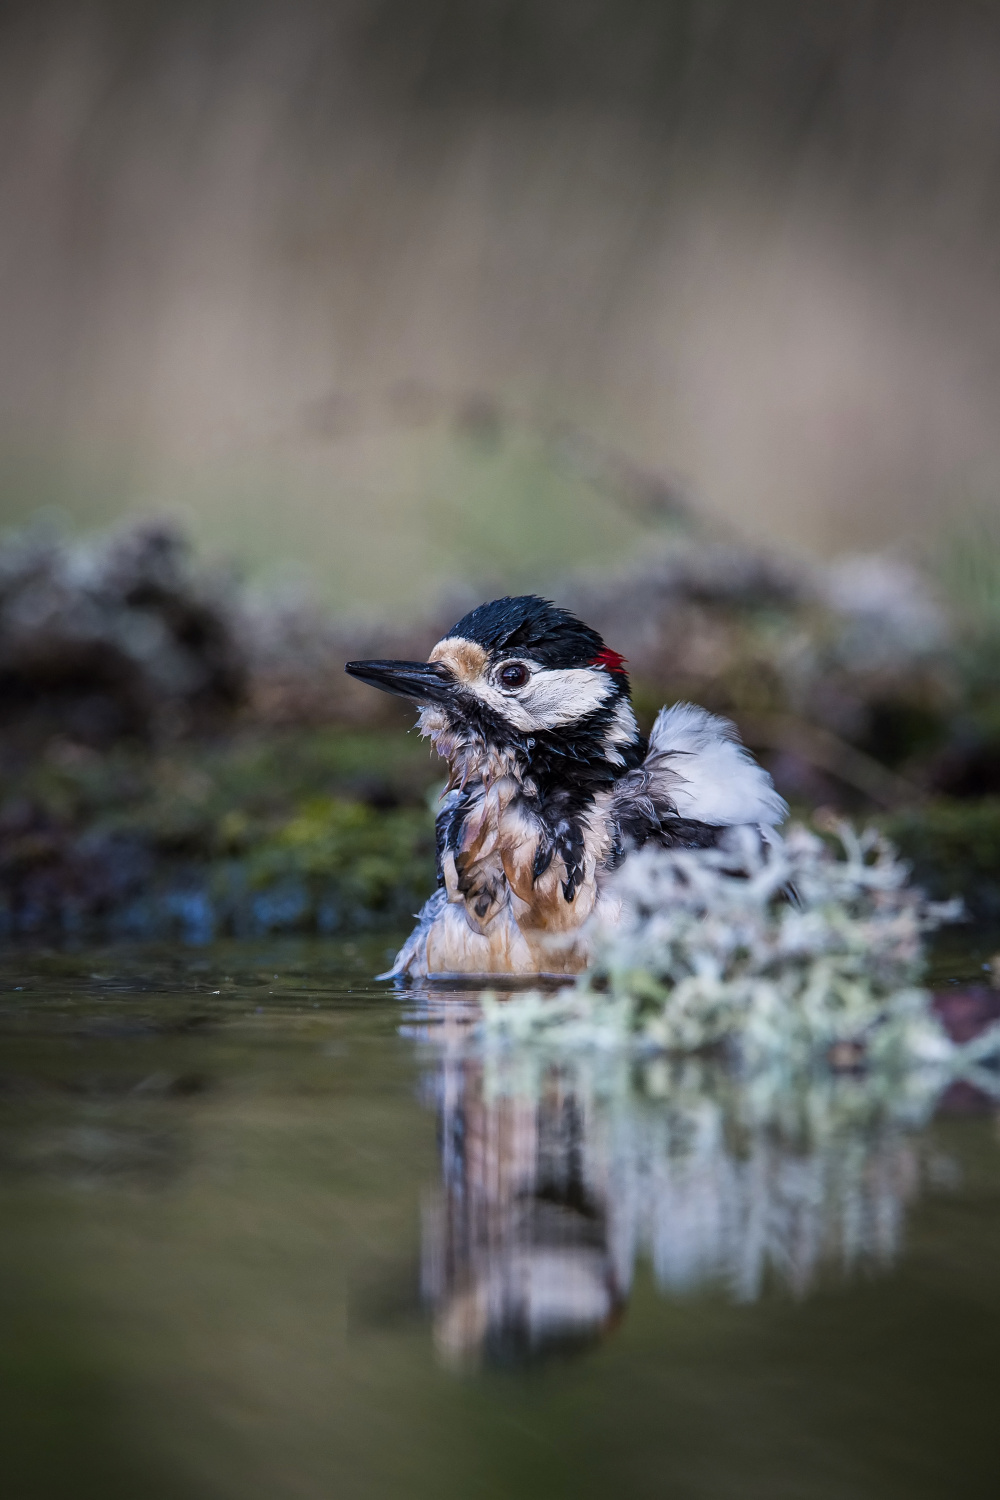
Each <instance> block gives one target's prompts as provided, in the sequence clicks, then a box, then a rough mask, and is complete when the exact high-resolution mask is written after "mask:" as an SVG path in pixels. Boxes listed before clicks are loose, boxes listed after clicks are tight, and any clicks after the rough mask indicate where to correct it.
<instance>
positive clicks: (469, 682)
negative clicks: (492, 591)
mask: <svg viewBox="0 0 1000 1500" xmlns="http://www.w3.org/2000/svg"><path fill="white" fill-rule="evenodd" d="M346 670H347V671H348V672H349V673H350V674H351V676H352V677H356V678H358V679H359V680H360V681H361V682H367V683H369V684H371V686H372V687H378V688H381V689H382V690H383V691H384V692H389V693H397V694H399V695H400V696H402V697H405V698H412V699H413V700H414V701H415V702H416V703H419V704H420V705H421V708H422V710H423V712H422V715H421V721H422V726H423V728H424V730H425V732H426V733H428V734H430V735H431V737H432V738H433V739H434V740H435V743H436V744H437V746H438V749H439V750H441V751H442V753H443V754H445V755H446V756H447V758H448V759H452V758H453V755H452V753H451V752H452V751H453V750H454V751H456V752H458V751H461V750H462V749H464V748H466V747H468V746H469V745H470V744H473V743H476V744H480V745H482V746H484V747H485V748H488V749H496V750H500V751H504V750H510V751H513V752H515V753H520V754H522V755H523V756H524V757H525V758H526V759H527V760H529V761H532V760H534V759H536V758H537V756H539V755H542V756H544V755H545V754H546V753H552V752H553V751H554V750H555V747H558V754H559V755H560V756H561V757H565V756H566V755H567V754H569V755H570V756H571V757H572V756H574V755H575V756H577V757H578V758H581V759H583V760H585V761H588V760H594V759H595V758H598V759H601V758H603V759H606V760H607V761H608V762H609V763H610V765H611V766H615V767H617V768H618V774H620V772H621V769H622V768H625V767H626V766H628V767H631V766H632V765H634V764H635V763H636V760H637V755H636V753H635V752H634V751H633V749H632V748H631V747H633V746H638V745H639V743H640V736H639V732H638V729H637V728H636V723H635V718H634V716H633V714H632V709H631V704H630V699H629V682H628V674H627V673H626V671H625V664H624V661H623V658H622V657H621V656H619V654H618V653H617V652H616V651H612V650H610V649H609V648H608V647H607V646H605V644H604V642H603V640H602V639H601V637H600V636H599V635H598V633H597V631H596V630H591V628H590V627H589V626H588V625H585V624H584V623H583V621H582V620H579V619H577V617H576V616H575V615H573V614H571V613H570V612H569V610H566V609H560V608H559V607H558V606H557V605H555V604H551V603H549V601H548V600H546V599H539V598H537V597H536V596H535V595H534V594H525V595H523V596H521V597H520V598H516V599H511V598H504V599H494V600H493V601H492V603H490V604H481V605H479V607H478V608H477V609H474V610H472V611H471V612H470V613H469V614H467V615H465V616H464V617H463V618H462V619H461V620H459V621H458V622H457V624H455V625H453V626H452V628H451V629H450V630H449V631H448V632H447V634H446V635H444V636H443V637H442V639H441V640H440V641H438V643H437V645H436V646H435V647H434V649H433V651H431V653H430V656H429V658H428V660H427V661H425V662H410V661H352V662H348V663H347V667H346ZM574 747H575V748H574Z"/></svg>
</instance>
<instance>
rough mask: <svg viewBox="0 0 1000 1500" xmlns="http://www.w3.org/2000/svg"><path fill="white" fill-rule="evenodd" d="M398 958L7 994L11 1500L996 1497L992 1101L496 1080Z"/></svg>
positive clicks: (308, 955)
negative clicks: (400, 989) (389, 965)
mask: <svg viewBox="0 0 1000 1500" xmlns="http://www.w3.org/2000/svg"><path fill="white" fill-rule="evenodd" d="M383 947H384V945H383V944H382V942H380V941H378V942H375V941H373V942H369V943H367V944H354V945H352V944H341V943H332V942H327V943H322V944H311V945H298V946H296V945H281V944H274V943H272V944H269V945H261V946H256V947H255V946H250V945H231V946H228V947H226V946H219V947H216V948H212V949H208V950H200V951H194V950H178V949H166V948H165V949H160V950H148V949H147V950H144V951H141V952H140V951H133V952H128V951H124V950H108V951H104V952H99V953H82V954H69V955H66V954H63V955H58V954H47V955H45V954H43V955H39V954H20V955H19V954H10V953H9V954H8V955H7V956H6V957H5V958H4V960H3V962H2V964H0V1037H2V1057H0V1215H2V1224H3V1233H2V1237H0V1259H2V1275H0V1306H2V1309H3V1324H4V1330H5V1331H4V1337H3V1342H2V1347H0V1380H2V1389H3V1409H4V1418H5V1420H4V1427H5V1433H6V1437H5V1444H4V1448H5V1459H4V1469H5V1483H4V1493H5V1495H8V1496H10V1497H11V1500H21V1497H23V1500H43V1497H50V1496H51V1497H60V1500H61V1497H64V1496H65V1497H71V1496H72V1497H73V1500H82V1497H89V1496H91V1495H93V1496H101V1497H104V1500H110V1497H117V1496H122V1497H128V1500H133V1497H134V1496H136V1495H139V1494H142V1495H143V1496H150V1497H157V1496H162V1497H169V1500H175V1497H176V1500H182V1497H183V1500H201V1497H205V1500H215V1497H230V1496H232V1497H237V1496H239V1497H241V1500H255V1497H260V1500H285V1497H300V1496H303V1497H312V1496H316V1497H333V1496H336V1497H337V1500H341V1497H344V1500H348V1497H354V1496H357V1497H362V1496H363V1497H382V1496H392V1497H395V1496H400V1497H406V1500H411V1497H413V1500H419V1497H423V1496H427V1497H435V1500H439V1497H449V1496H455V1497H463V1500H465V1497H468V1496H484V1497H493V1496H495V1497H498V1500H499V1497H504V1500H506V1497H511V1500H514V1497H517V1500H530V1497H532V1496H538V1497H544V1500H553V1497H561V1496H567V1497H568V1496H574V1497H587V1496H594V1497H597V1496H601V1497H604V1496H607V1495H608V1494H614V1495H616V1496H620V1497H623V1500H625V1497H633V1496H634V1497H647V1496H648V1497H662V1496H670V1497H688V1496H690V1497H699V1500H700V1497H713V1500H714V1497H729V1496H732V1497H734V1500H735V1497H741V1500H743V1497H758V1496H759V1497H760V1500H774V1497H780V1496H788V1497H794V1500H802V1497H806V1500H811V1497H817V1500H819V1497H823V1500H826V1497H841V1496H842V1497H844V1500H847V1497H850V1500H867V1497H873V1500H874V1497H883V1496H899V1497H907V1500H909V1497H915V1496H928V1497H929V1496H940V1495H944V1494H947V1495H949V1496H980V1495H981V1496H984V1497H985V1496H987V1495H989V1496H992V1495H994V1494H995V1493H997V1489H998V1485H1000V1477H998V1461H997V1458H996V1453H995V1442H994V1439H993V1435H992V1434H993V1424H994V1406H995V1397H996V1392H997V1386H998V1378H997V1368H998V1366H997V1349H998V1347H1000V1140H998V1134H997V1128H996V1118H995V1114H994V1111H993V1109H992V1107H991V1106H990V1104H989V1101H988V1100H987V1099H986V1098H985V1097H984V1096H983V1095H982V1094H977V1093H975V1091H973V1090H971V1089H969V1088H965V1089H962V1088H959V1089H953V1090H951V1092H950V1093H949V1095H948V1096H947V1097H946V1098H945V1099H944V1100H943V1101H942V1100H935V1099H934V1098H933V1097H930V1098H928V1097H925V1096H923V1095H921V1094H920V1091H919V1090H917V1091H916V1092H915V1093H914V1094H913V1096H912V1097H907V1098H903V1099H900V1098H892V1099H888V1100H887V1099H884V1098H876V1097H874V1096H873V1094H872V1091H871V1090H870V1089H869V1088H868V1087H867V1085H866V1084H865V1082H864V1080H863V1079H862V1078H860V1077H858V1078H851V1077H848V1078H845V1079H840V1080H836V1081H834V1083H830V1081H829V1080H827V1081H826V1082H823V1083H817V1086H816V1088H815V1089H813V1090H811V1091H809V1092H808V1096H807V1097H805V1098H792V1097H791V1095H787V1096H784V1095H783V1096H779V1097H778V1099H777V1101H776V1099H775V1097H774V1096H770V1097H764V1096H763V1095H756V1096H754V1097H753V1098H749V1097H748V1096H747V1095H746V1094H745V1092H742V1093H741V1092H740V1091H739V1090H736V1091H734V1090H733V1088H732V1087H731V1086H730V1085H729V1084H727V1082H726V1081H725V1080H724V1079H720V1078H719V1077H718V1076H717V1075H714V1074H712V1073H711V1071H709V1072H708V1073H706V1072H705V1071H704V1070H699V1069H694V1070H691V1069H689V1070H687V1071H683V1070H681V1071H680V1072H679V1071H678V1070H665V1069H664V1068H663V1067H662V1066H659V1067H658V1066H657V1065H650V1066H646V1067H641V1068H636V1067H631V1066H628V1067H623V1066H620V1065H618V1064H614V1063H610V1064H609V1063H607V1062H605V1063H603V1064H601V1065H600V1066H597V1065H595V1064H592V1063H584V1062H581V1061H579V1060H576V1061H574V1060H572V1059H570V1060H567V1059H559V1058H553V1057H552V1056H532V1057H508V1058H505V1059H499V1060H498V1059H495V1058H494V1059H491V1058H485V1059H484V1058H483V1057H482V1056H479V1055H478V1054H476V1053H475V1052H470V1050H469V1047H468V1034H467V1025H466V1022H467V1020H468V1017H469V1016H470V1014H471V1013H472V1012H473V1011H474V1003H475V1002H474V997H469V996H463V995H462V994H460V993H457V992H454V993H450V994H444V995H441V994H438V995H421V994H416V995H413V994H411V995H406V996H400V995H398V994H396V993H394V992H393V991H392V990H390V989H387V987H386V986H384V985H377V984H375V983H374V982H372V981H371V980H370V978H369V977H368V976H370V975H371V974H372V973H374V972H376V971H377V969H378V968H379V967H380V966H381V961H382V958H383ZM982 957H983V954H982V953H980V952H979V951H978V949H976V950H975V951H973V947H972V946H971V945H969V944H968V943H966V944H965V946H964V947H963V948H962V949H961V950H960V951H956V952H954V953H951V954H949V955H946V956H945V957H944V958H943V959H942V964H943V967H944V969H945V970H946V971H947V974H946V975H945V976H943V977H942V983H945V984H946V981H947V979H948V978H949V977H950V978H952V979H955V980H958V981H961V982H963V983H964V982H965V981H967V980H968V979H970V978H972V977H974V976H977V975H978V974H979V966H980V962H981V959H982ZM779 1106H780V1107H779Z"/></svg>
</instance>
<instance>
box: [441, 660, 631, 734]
mask: <svg viewBox="0 0 1000 1500" xmlns="http://www.w3.org/2000/svg"><path fill="white" fill-rule="evenodd" d="M468 686H469V687H471V690H472V691H473V692H474V693H475V694H476V696H477V697H478V698H481V699H482V700H483V702H484V703H488V704H489V706H490V708H492V709H494V710H495V712H496V713H498V714H500V715H501V716H502V717H503V718H505V719H506V720H507V721H508V723H510V724H513V725H514V726H515V727H516V728H517V729H521V730H524V731H525V733H528V734H530V733H531V732H532V730H537V729H557V728H558V727H559V725H560V724H574V723H576V721H577V720H578V719H585V718H586V717H587V715H588V714H592V713H593V712H594V710H595V709H598V708H600V707H602V705H603V704H605V703H606V702H607V701H608V699H609V698H610V697H611V696H612V695H613V693H614V691H615V689H614V684H613V683H612V682H611V681H610V680H609V678H608V677H606V676H605V674H604V673H603V672H595V671H592V670H589V669H588V668H587V667H534V668H532V673H531V680H530V682H528V683H527V685H526V686H525V687H523V688H521V689H520V690H519V691H518V692H517V693H502V692H501V691H500V689H499V688H497V687H494V686H493V685H492V683H489V682H486V681H484V680H483V679H480V681H478V682H475V683H470V684H469V685H468Z"/></svg>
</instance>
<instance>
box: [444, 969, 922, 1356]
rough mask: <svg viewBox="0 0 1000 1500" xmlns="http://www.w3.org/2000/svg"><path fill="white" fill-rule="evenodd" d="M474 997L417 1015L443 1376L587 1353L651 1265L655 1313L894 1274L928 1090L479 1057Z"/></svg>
mask: <svg viewBox="0 0 1000 1500" xmlns="http://www.w3.org/2000/svg"><path fill="white" fill-rule="evenodd" d="M474 1017H475V997H474V996H472V995H469V994H464V993H458V992H455V993H453V994H451V995H448V996H446V997H442V996H435V995H434V994H432V993H430V992H427V993H425V994H424V995H423V996H421V997H420V1001H419V1014H418V1017H417V1019H418V1020H419V1025H418V1028H417V1030H418V1031H419V1034H420V1035H421V1036H422V1037H423V1038H425V1039H427V1040H429V1041H431V1042H432V1052H431V1066H430V1068H429V1072H428V1075H427V1076H428V1085H429V1089H430V1092H431V1094H432V1097H433V1103H434V1106H435V1107H436V1109H437V1111H438V1117H439V1129H440V1136H439V1139H440V1150H441V1183H440V1190H439V1191H438V1192H437V1193H436V1194H435V1195H434V1197H433V1199H432V1200H431V1201H430V1202H429V1203H428V1206H427V1209H426V1215H425V1224H424V1239H423V1288H424V1294H425V1297H426V1299H427V1301H428V1302H429V1304H430V1306H431V1307H432V1309H433V1315H434V1325H435V1335H436V1339H437V1342H438V1346H439V1348H440V1350H441V1353H442V1354H443V1356H444V1357H445V1358H446V1359H447V1360H448V1361H449V1362H452V1363H455V1364H459V1365H467V1364H473V1365H474V1364H478V1363H487V1364H497V1363H517V1362H523V1361H526V1360H534V1359H537V1358H540V1357H544V1356H546V1355H548V1354H551V1353H554V1352H558V1351H560V1350H567V1349H574V1348H579V1347H581V1346H584V1345H586V1344H587V1343H589V1342H592V1341H594V1340H596V1339H598V1338H600V1337H601V1336H602V1335H603V1334H604V1333H606V1332H607V1331H608V1330H609V1329H610V1328H612V1327H613V1326H614V1324H615V1323H616V1321H617V1320H618V1319H619V1317H620V1316H621V1313H622V1311H623V1310H624V1306H625V1302H626V1299H627V1296H628V1292H629V1287H630V1284H631V1281H632V1277H633V1273H634V1268H635V1265H636V1262H637V1261H638V1260H639V1259H640V1258H641V1257H646V1258H648V1260H649V1263H650V1264H651V1267H652V1270H653V1274H654V1277H655V1280H656V1282H657V1284H658V1286H659V1287H660V1289H661V1290H662V1291H663V1292H664V1293H666V1294H672V1295H683V1294H689V1293H692V1292H694V1291H697V1290H699V1289H703V1288H709V1287H711V1288H715V1289H717V1290H721V1291H722V1292H723V1293H724V1294H725V1295H728V1296H730V1297H732V1298H735V1299H738V1300H742V1301H752V1300H754V1299H756V1298H757V1297H759V1296H760V1295H761V1294H762V1293H763V1292H764V1291H765V1290H768V1289H772V1288H773V1289H776V1290H783V1291H785V1292H786V1293H791V1294H792V1295H795V1296H803V1295H805V1294H806V1293H807V1292H808V1291H809V1290H810V1288H811V1287H812V1286H813V1285H814V1284H815V1283H816V1281H817V1280H818V1278H819V1277H820V1275H821V1274H823V1273H824V1272H826V1271H828V1270H829V1271H833V1272H837V1273H839V1274H851V1273H857V1272H859V1271H863V1270H866V1269H868V1270H872V1269H878V1268H884V1267H887V1266H889V1265H890V1264H891V1263H892V1261H893V1259H894V1258H895V1256H896V1255H897V1254H898V1252H899V1249H900V1246H901V1242H902V1235H903V1227H904V1212H905V1208H906V1205H907V1203H908V1202H909V1201H910V1200H911V1199H912V1198H913V1196H914V1195H915V1193H916V1191H917V1188H918V1186H919V1183H920V1177H921V1150H920V1145H919V1138H918V1137H917V1135H916V1133H915V1132H916V1128H917V1127H918V1126H919V1125H920V1124H922V1123H923V1122H924V1120H925V1119H926V1118H927V1116H928V1114H929V1113H930V1110H931V1108H932V1107H933V1102H934V1098H935V1096H936V1093H937V1090H936V1089H935V1088H934V1087H933V1085H932V1082H931V1081H930V1080H927V1081H926V1083H924V1084H921V1083H920V1082H919V1081H918V1082H917V1084H916V1086H914V1083H913V1081H912V1080H911V1081H910V1082H909V1084H908V1085H907V1086H906V1087H905V1088H904V1087H903V1085H902V1084H900V1085H898V1086H897V1087H896V1088H895V1089H893V1088H887V1087H886V1085H885V1082H884V1080H882V1081H879V1082H877V1083H876V1081H874V1080H870V1079H867V1078H865V1077H864V1076H863V1075H860V1074H852V1075H847V1076H843V1075H841V1076H833V1075H829V1074H825V1073H824V1074H821V1075H819V1074H818V1075H817V1076H816V1077H815V1078H812V1079H810V1080H809V1081H808V1082H807V1083H802V1082H801V1081H800V1082H799V1084H798V1085H797V1086H792V1084H791V1083H790V1081H789V1080H788V1079H787V1078H780V1077H776V1078H773V1079H766V1078H765V1079H761V1078H758V1079H755V1080H753V1081H743V1082H741V1081H740V1080H738V1079H736V1078H734V1077H733V1075H732V1074H731V1073H728V1074H727V1073H726V1071H725V1070H723V1069H721V1068H720V1067H719V1066H718V1065H712V1064H707V1063H705V1062H688V1063H685V1064H683V1065H676V1066H674V1065H670V1064H667V1063H665V1062H663V1061H662V1060H652V1061H649V1060H647V1061H645V1062H642V1061H636V1060H635V1059H632V1060H629V1059H627V1058H623V1057H620V1056H619V1057H616V1058H611V1057H607V1056H605V1057H595V1056H593V1055H584V1054H580V1053H565V1054H562V1055H560V1054H558V1053H556V1052H553V1051H551V1050H549V1051H547V1052H544V1053H542V1052H540V1051H538V1050H536V1049H534V1048H531V1049H525V1050H524V1051H523V1052H519V1051H517V1050H505V1051H504V1052H503V1053H490V1052H488V1051H486V1052H484V1051H483V1050H482V1049H481V1048H479V1047H478V1046H477V1044H476V1042H475V1039H474V1037H473V1034H472V1026H471V1023H472V1021H473V1020H474Z"/></svg>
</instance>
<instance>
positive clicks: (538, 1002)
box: [482, 824, 1000, 1073]
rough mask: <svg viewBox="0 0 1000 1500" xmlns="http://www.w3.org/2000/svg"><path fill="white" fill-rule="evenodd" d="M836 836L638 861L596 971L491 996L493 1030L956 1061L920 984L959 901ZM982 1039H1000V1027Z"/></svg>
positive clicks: (854, 1057)
mask: <svg viewBox="0 0 1000 1500" xmlns="http://www.w3.org/2000/svg"><path fill="white" fill-rule="evenodd" d="M831 833H832V834H833V835H834V837H833V838H831V839H829V840H828V841H824V839H823V838H821V837H820V836H819V835H817V834H816V833H813V832H811V831H809V830H808V829H806V828H804V827H801V826H798V827H793V828H792V829H791V830H790V832H789V833H788V836H787V837H786V838H785V839H784V840H782V841H780V842H775V843H773V844H770V845H768V844H764V845H762V844H761V842H760V841H759V839H758V838H757V837H756V835H750V834H749V833H740V832H734V834H733V836H732V837H731V838H730V839H729V840H728V841H727V842H726V844H725V846H724V847H722V848H719V849H711V850H655V851H654V850H645V851H642V852H639V853H637V854H635V855H633V856H632V857H631V858H630V859H629V860H628V861H627V862H626V864H625V866H624V868H623V870H622V872H621V874H620V875H619V876H618V877H617V880H616V883H615V889H616V892H617V894H618V895H620V896H621V898H622V901H623V916H622V920H621V922H620V923H619V924H618V925H617V926H615V927H608V928H605V929H603V930H600V929H599V930H598V931H596V932H595V961H594V963H593V965H592V967H591V968H590V970H589V971H588V972H587V973H586V974H585V975H583V976H582V977H581V979H580V980H579V981H578V982H577V984H576V985H575V986H574V987H572V988H567V989H563V990H560V991H559V992H557V993H556V994H554V995H542V994H538V993H528V994H524V995H520V996H512V997H509V998H505V999H498V998H496V997H492V996H487V997H486V998H485V999H484V1003H483V1020H482V1036H483V1039H484V1040H485V1041H486V1042H488V1043H490V1042H493V1043H495V1042H500V1041H504V1040H506V1041H511V1042H515V1041H531V1040H534V1041H536V1042H537V1041H540V1040H543V1039H547V1040H548V1041H550V1042H558V1044H559V1045H560V1046H561V1047H567V1046H569V1047H573V1046H580V1045H582V1046H587V1047H620V1046H622V1045H626V1044H627V1045H629V1046H631V1047H638V1048H640V1049H642V1050H653V1051H659V1052H663V1053H668V1054H669V1053H674V1054H691V1053H697V1052H704V1051H706V1050H708V1049H722V1050H725V1051H726V1052H727V1053H729V1054H730V1055H733V1056H735V1057H737V1058H738V1059H739V1061H740V1064H741V1066H742V1067H743V1068H745V1069H746V1070H748V1071H749V1072H751V1073H752V1072H754V1071H755V1070H757V1069H759V1068H761V1067H765V1066H771V1065H772V1064H774V1063H776V1062H777V1061H779V1060H780V1063H781V1066H782V1068H783V1069H784V1068H792V1069H795V1068H808V1067H811V1066H813V1065H814V1064H815V1063H816V1062H817V1060H829V1061H831V1062H833V1063H834V1065H835V1066H845V1065H851V1064H853V1063H862V1062H863V1064H864V1065H865V1066H867V1067H873V1066H875V1067H880V1068H889V1069H893V1068H896V1067H907V1066H910V1065H912V1064H915V1063H926V1064H934V1063H944V1062H945V1061H946V1060H947V1059H948V1058H950V1057H951V1056H952V1055H953V1053H954V1050H955V1049H954V1048H953V1045H952V1043H951V1042H950V1041H949V1039H948V1037H947V1035H946V1034H945V1032H944V1030H943V1028H942V1027H941V1025H940V1023H939V1022H938V1020H937V1019H936V1017H935V1016H934V1014H933V1011H932V1009H931V1004H930V996H929V994H928V992H927V991H926V990H924V989H923V988H921V985H920V980H921V978H922V975H923V969H924V953H923V943H922V938H923V934H924V933H925V932H927V931H929V930H930V929H932V928H933V927H935V926H937V925H939V924H940V923H941V922H943V921H947V920H954V919H955V918H956V917H957V916H958V915H959V909H958V908H957V906H956V904H954V903H951V904H934V903H931V902H928V901H927V900H926V899H925V898H924V897H923V896H922V894H921V893H920V892H919V891H918V890H916V889H915V888H914V887H912V886H911V885H909V884H908V879H907V877H908V870H907V867H906V865H904V864H903V863H902V862H901V861H900V860H899V859H898V858H897V857H896V854H895V851H894V849H893V848H892V846H891V845H890V844H889V843H888V842H887V841H886V840H885V839H884V838H883V837H882V836H881V835H879V834H878V833H876V832H874V831H868V832H865V833H863V834H860V835H859V834H857V833H855V832H854V831H853V830H852V829H851V828H850V827H849V826H847V825H846V824H838V825H837V826H836V829H835V830H831ZM834 838H835V841H836V845H837V846H839V847H834ZM975 1046H976V1049H977V1052H976V1055H977V1057H978V1056H982V1055H984V1049H986V1050H988V1049H989V1048H990V1047H993V1048H994V1049H1000V1033H998V1034H997V1035H994V1034H993V1033H992V1032H991V1033H990V1034H989V1036H988V1037H987V1038H981V1039H980V1040H979V1041H978V1042H977V1043H976V1044H975Z"/></svg>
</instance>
